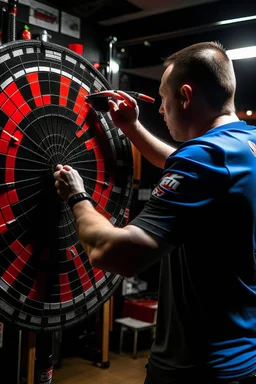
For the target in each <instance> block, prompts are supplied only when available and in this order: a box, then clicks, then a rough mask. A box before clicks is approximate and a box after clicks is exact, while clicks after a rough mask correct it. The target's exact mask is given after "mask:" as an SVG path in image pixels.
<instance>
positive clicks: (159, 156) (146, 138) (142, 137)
mask: <svg viewBox="0 0 256 384" xmlns="http://www.w3.org/2000/svg"><path fill="white" fill-rule="evenodd" d="M129 139H130V140H131V142H132V143H133V144H134V146H135V147H136V148H137V149H138V150H139V151H140V153H141V154H142V155H143V156H144V157H145V158H146V159H147V160H148V161H150V162H151V163H152V164H153V165H155V166H156V167H159V168H162V169H163V168H164V165H165V162H166V160H167V159H168V157H169V156H170V155H171V154H172V153H173V152H174V151H175V150H176V148H175V147H172V146H171V145H168V144H166V143H165V142H163V141H161V140H160V139H158V138H157V137H155V136H154V135H153V134H152V133H150V132H149V131H148V130H147V129H146V128H144V127H143V125H142V124H141V123H140V122H139V121H137V123H136V127H132V128H131V129H130V130H129Z"/></svg>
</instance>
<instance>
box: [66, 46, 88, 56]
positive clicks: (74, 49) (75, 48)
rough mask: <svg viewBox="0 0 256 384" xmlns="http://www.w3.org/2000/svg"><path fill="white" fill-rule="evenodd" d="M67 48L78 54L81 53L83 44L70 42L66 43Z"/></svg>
mask: <svg viewBox="0 0 256 384" xmlns="http://www.w3.org/2000/svg"><path fill="white" fill-rule="evenodd" d="M68 48H69V49H71V51H73V52H76V53H79V55H82V54H83V51H84V46H83V44H77V43H74V44H71V43H70V44H69V45H68Z"/></svg>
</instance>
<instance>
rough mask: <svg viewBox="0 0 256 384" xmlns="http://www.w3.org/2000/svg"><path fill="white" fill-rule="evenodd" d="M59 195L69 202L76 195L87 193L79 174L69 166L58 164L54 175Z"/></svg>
mask: <svg viewBox="0 0 256 384" xmlns="http://www.w3.org/2000/svg"><path fill="white" fill-rule="evenodd" d="M53 177H54V179H55V180H56V181H55V187H56V189H57V193H58V194H59V195H60V196H61V197H62V198H63V200H65V201H68V199H69V198H70V197H71V196H73V195H75V194H76V193H80V192H85V189H84V183H83V179H82V178H81V176H80V175H79V173H78V172H77V171H76V170H75V169H73V168H72V167H70V166H69V165H64V166H62V165H61V164H58V165H57V166H56V169H55V172H54V174H53Z"/></svg>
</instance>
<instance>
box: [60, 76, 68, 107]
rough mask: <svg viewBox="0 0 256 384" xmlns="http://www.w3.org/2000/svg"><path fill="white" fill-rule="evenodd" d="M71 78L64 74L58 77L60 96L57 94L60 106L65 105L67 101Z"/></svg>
mask: <svg viewBox="0 0 256 384" xmlns="http://www.w3.org/2000/svg"><path fill="white" fill-rule="evenodd" d="M70 83H71V79H69V78H68V77H65V76H61V77H60V96H59V104H60V105H61V106H62V107H65V106H66V105H67V102H68V93H69V87H70Z"/></svg>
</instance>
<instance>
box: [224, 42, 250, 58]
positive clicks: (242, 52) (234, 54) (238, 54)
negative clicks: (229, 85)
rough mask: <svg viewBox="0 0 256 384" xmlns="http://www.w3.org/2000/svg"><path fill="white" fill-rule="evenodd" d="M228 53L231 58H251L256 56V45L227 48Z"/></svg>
mask: <svg viewBox="0 0 256 384" xmlns="http://www.w3.org/2000/svg"><path fill="white" fill-rule="evenodd" d="M227 55H228V57H229V58H230V59H231V60H240V59H249V58H251V57H256V45H253V46H252V47H245V48H237V49H229V50H227Z"/></svg>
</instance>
